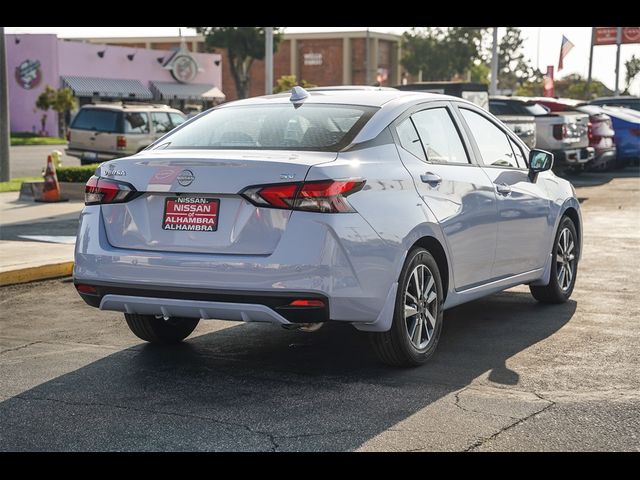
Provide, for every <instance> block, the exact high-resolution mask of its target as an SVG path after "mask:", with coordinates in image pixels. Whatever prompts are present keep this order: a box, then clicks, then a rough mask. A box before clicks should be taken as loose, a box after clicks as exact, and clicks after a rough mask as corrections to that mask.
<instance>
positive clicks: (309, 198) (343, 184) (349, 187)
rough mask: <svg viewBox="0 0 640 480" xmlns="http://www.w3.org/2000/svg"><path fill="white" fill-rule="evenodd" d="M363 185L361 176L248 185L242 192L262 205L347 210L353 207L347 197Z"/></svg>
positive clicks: (345, 211)
mask: <svg viewBox="0 0 640 480" xmlns="http://www.w3.org/2000/svg"><path fill="white" fill-rule="evenodd" d="M364 184H365V181H364V180H362V179H349V180H320V181H313V182H297V183H279V184H275V185H258V186H255V187H249V188H246V189H244V190H243V191H242V192H240V195H242V196H243V197H245V198H246V199H247V200H249V201H250V202H251V203H253V204H254V205H256V206H259V207H271V208H286V209H290V210H303V211H307V212H322V213H347V212H353V211H354V210H353V208H352V207H351V205H349V202H347V199H346V197H347V196H348V195H351V194H353V193H356V192H358V191H360V190H362V188H363V187H364Z"/></svg>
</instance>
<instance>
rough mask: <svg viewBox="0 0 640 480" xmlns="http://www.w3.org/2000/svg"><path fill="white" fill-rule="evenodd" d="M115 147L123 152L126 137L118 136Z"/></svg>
mask: <svg viewBox="0 0 640 480" xmlns="http://www.w3.org/2000/svg"><path fill="white" fill-rule="evenodd" d="M116 146H117V147H118V149H119V150H124V149H125V148H127V137H125V136H124V135H118V136H117V137H116Z"/></svg>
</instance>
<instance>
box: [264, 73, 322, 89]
mask: <svg viewBox="0 0 640 480" xmlns="http://www.w3.org/2000/svg"><path fill="white" fill-rule="evenodd" d="M296 86H300V87H302V88H313V87H317V85H314V84H313V83H309V82H307V81H306V80H304V79H303V80H300V81H299V82H298V80H297V78H296V76H295V75H283V76H281V77H280V78H279V79H277V80H276V86H275V87H274V88H273V93H280V92H288V91H289V90H291V89H292V88H293V87H296Z"/></svg>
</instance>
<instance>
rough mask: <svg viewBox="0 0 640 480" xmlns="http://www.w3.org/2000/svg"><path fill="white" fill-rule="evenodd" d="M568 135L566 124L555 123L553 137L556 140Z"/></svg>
mask: <svg viewBox="0 0 640 480" xmlns="http://www.w3.org/2000/svg"><path fill="white" fill-rule="evenodd" d="M566 136H567V126H566V125H564V124H563V125H554V126H553V138H555V139H556V140H562V139H563V138H565V137H566Z"/></svg>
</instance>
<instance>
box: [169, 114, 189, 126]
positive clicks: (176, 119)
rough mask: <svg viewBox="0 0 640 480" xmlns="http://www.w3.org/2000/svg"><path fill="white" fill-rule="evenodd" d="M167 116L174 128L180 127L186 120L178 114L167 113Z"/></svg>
mask: <svg viewBox="0 0 640 480" xmlns="http://www.w3.org/2000/svg"><path fill="white" fill-rule="evenodd" d="M169 116H170V117H171V123H173V126H174V127H177V126H178V125H182V124H183V123H184V122H185V120H186V118H185V117H183V116H182V115H180V114H179V113H169Z"/></svg>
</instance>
